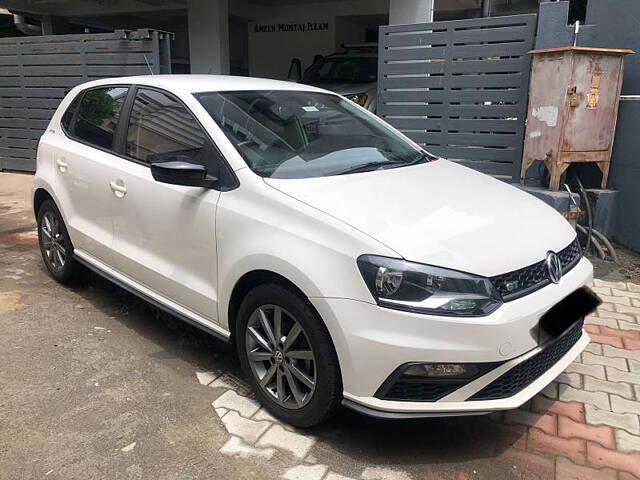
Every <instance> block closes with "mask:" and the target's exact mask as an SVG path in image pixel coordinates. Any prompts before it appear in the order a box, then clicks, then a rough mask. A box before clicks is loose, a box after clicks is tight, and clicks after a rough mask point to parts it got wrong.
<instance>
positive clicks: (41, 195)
mask: <svg viewBox="0 0 640 480" xmlns="http://www.w3.org/2000/svg"><path fill="white" fill-rule="evenodd" d="M47 200H51V201H52V202H53V203H55V204H56V207H58V210H60V206H59V205H58V203H57V202H56V201H55V199H54V198H53V195H51V194H50V193H49V191H48V190H47V189H46V188H43V187H38V188H36V189H35V190H34V192H33V214H34V215H35V216H38V211H39V210H40V207H41V206H42V204H43V203H44V202H46V201H47Z"/></svg>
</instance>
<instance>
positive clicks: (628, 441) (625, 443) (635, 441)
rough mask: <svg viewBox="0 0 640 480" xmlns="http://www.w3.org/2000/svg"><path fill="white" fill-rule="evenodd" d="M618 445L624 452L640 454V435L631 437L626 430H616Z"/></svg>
mask: <svg viewBox="0 0 640 480" xmlns="http://www.w3.org/2000/svg"><path fill="white" fill-rule="evenodd" d="M615 433H616V444H617V445H618V450H622V451H623V452H640V435H631V434H630V433H627V432H625V431H624V430H616V432H615Z"/></svg>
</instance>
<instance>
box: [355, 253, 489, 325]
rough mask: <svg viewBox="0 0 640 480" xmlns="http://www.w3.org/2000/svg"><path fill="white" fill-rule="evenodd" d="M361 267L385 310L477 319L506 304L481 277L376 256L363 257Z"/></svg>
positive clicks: (368, 283) (359, 259)
mask: <svg viewBox="0 0 640 480" xmlns="http://www.w3.org/2000/svg"><path fill="white" fill-rule="evenodd" d="M358 268H359V269H360V273H362V277H363V278H364V281H365V283H366V284H367V287H369V290H370V291H371V294H372V295H373V298H375V300H376V302H377V303H378V305H380V306H381V307H387V308H395V309H398V310H407V311H410V312H418V313H429V314H433V315H452V316H467V317H469V316H473V317H475V316H483V315H488V314H489V313H491V312H493V311H494V310H495V309H496V308H498V307H499V306H500V305H501V304H502V299H501V297H500V295H499V294H498V292H497V291H496V290H495V288H494V287H493V284H492V283H491V282H490V281H489V279H488V278H484V277H480V276H477V275H471V274H468V273H462V272H458V271H455V270H448V269H446V268H440V267H433V266H430V265H422V264H419V263H412V262H407V261H405V260H398V259H395V258H387V257H378V256H375V255H362V256H361V257H359V258H358Z"/></svg>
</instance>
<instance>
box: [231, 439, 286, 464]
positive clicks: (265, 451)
mask: <svg viewBox="0 0 640 480" xmlns="http://www.w3.org/2000/svg"><path fill="white" fill-rule="evenodd" d="M220 453H222V454H223V455H229V456H232V457H240V458H245V459H248V458H256V457H258V458H263V459H267V460H268V459H270V458H271V457H273V454H274V453H275V450H274V449H273V448H256V447H252V446H251V445H248V444H246V443H244V442H243V441H242V439H241V438H239V437H231V438H229V440H227V443H225V444H224V445H223V446H222V448H221V449H220Z"/></svg>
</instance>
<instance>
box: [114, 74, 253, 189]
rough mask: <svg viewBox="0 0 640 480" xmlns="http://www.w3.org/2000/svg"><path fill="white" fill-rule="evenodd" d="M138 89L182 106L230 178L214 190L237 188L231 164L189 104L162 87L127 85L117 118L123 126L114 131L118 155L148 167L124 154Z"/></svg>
mask: <svg viewBox="0 0 640 480" xmlns="http://www.w3.org/2000/svg"><path fill="white" fill-rule="evenodd" d="M138 90H153V91H156V92H158V93H162V94H163V95H166V96H168V97H169V98H170V99H172V100H174V101H175V102H177V103H178V104H179V105H180V106H181V107H183V108H184V109H185V110H186V111H187V112H188V113H189V115H191V117H193V119H194V120H195V122H196V125H198V128H200V130H201V131H202V133H203V134H204V137H205V140H206V141H208V142H209V144H210V145H211V147H212V148H211V150H212V151H213V152H214V153H215V154H216V156H217V157H218V159H219V161H220V163H221V168H224V169H226V170H227V172H228V175H229V178H230V179H231V180H232V181H231V182H229V183H230V184H229V185H222V186H220V188H216V190H219V191H222V192H226V191H229V190H234V189H236V188H238V186H239V185H240V182H239V181H238V177H237V176H236V174H235V172H234V171H233V169H232V168H231V165H229V163H228V162H227V159H226V158H225V157H224V155H223V154H222V151H221V150H220V149H219V148H218V145H217V144H216V142H215V141H214V140H213V138H211V135H209V132H208V131H207V129H206V128H204V127H203V126H202V123H200V120H199V119H198V117H197V115H196V114H195V113H193V110H191V109H190V108H189V106H188V105H187V104H185V103H184V102H183V101H182V99H180V98H178V97H177V96H176V95H174V94H173V93H171V92H168V91H166V90H164V89H162V88H158V87H154V86H151V85H139V84H135V85H131V86H130V87H129V94H128V96H127V99H126V100H125V103H124V105H123V106H122V114H121V115H120V120H119V121H120V123H121V124H122V125H123V127H122V128H120V125H118V130H117V131H116V139H115V142H114V145H116V146H117V147H118V148H119V149H120V150H118V155H120V156H122V158H125V159H127V160H129V161H130V162H134V163H137V164H138V165H143V166H145V167H147V168H150V166H149V164H148V163H147V162H143V161H141V160H138V159H137V158H133V157H131V156H130V155H127V154H126V146H125V145H126V141H127V135H128V132H129V121H130V119H131V113H132V111H133V103H134V102H135V98H136V95H137V93H138ZM118 135H121V138H118Z"/></svg>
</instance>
